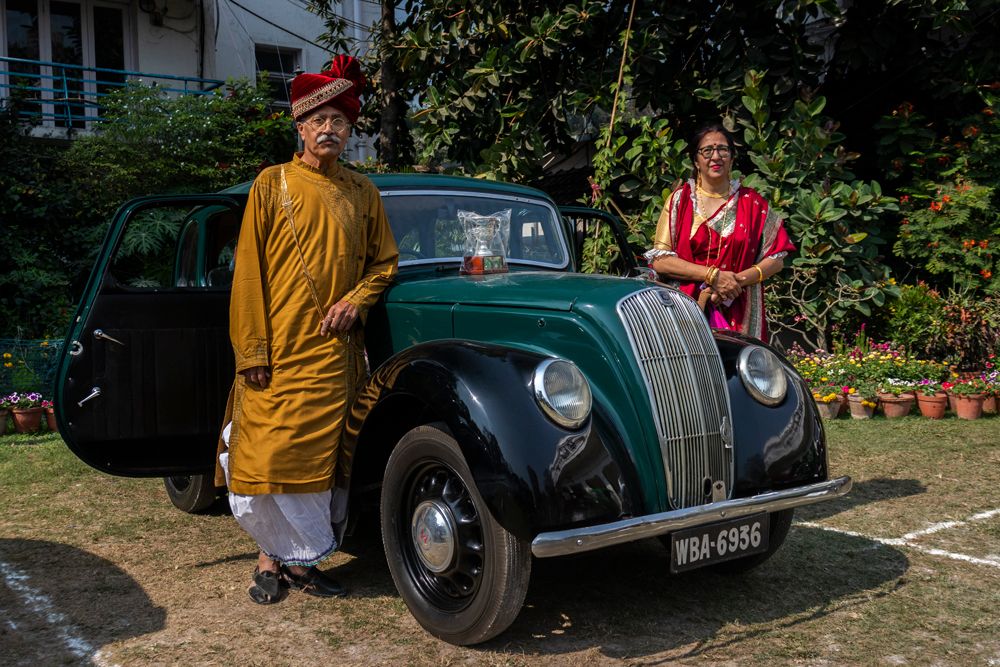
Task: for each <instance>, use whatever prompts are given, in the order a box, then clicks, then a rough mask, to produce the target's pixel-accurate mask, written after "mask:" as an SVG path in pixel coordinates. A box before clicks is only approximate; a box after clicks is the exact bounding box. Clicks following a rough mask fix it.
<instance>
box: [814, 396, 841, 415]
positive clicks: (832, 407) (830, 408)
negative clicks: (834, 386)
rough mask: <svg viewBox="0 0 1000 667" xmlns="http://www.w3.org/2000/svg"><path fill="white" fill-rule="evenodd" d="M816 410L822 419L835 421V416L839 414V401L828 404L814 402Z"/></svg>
mask: <svg viewBox="0 0 1000 667" xmlns="http://www.w3.org/2000/svg"><path fill="white" fill-rule="evenodd" d="M816 410H817V411H818V412H819V416H820V417H822V418H823V419H836V418H837V415H839V414H840V401H839V400H836V401H830V402H829V403H824V402H823V401H816Z"/></svg>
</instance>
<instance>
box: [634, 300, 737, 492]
mask: <svg viewBox="0 0 1000 667" xmlns="http://www.w3.org/2000/svg"><path fill="white" fill-rule="evenodd" d="M618 315H619V317H621V319H622V322H623V323H624V325H625V331H626V332H627V333H628V337H629V341H630V342H631V344H632V350H633V352H634V353H635V357H636V360H637V361H638V364H639V369H640V370H641V371H642V375H643V378H644V379H645V381H646V390H647V392H648V394H649V403H650V408H651V409H652V412H653V419H654V421H655V422H656V431H657V435H658V436H659V439H660V454H661V456H662V457H663V467H664V470H665V471H666V475H667V493H668V495H669V498H670V503H671V505H672V506H673V507H674V508H678V509H679V508H683V507H692V506H694V505H702V504H705V503H707V502H711V501H712V500H713V497H714V499H715V500H720V499H722V498H728V497H729V494H730V491H731V489H732V479H733V457H732V426H731V425H732V414H731V412H730V409H729V393H728V391H727V389H726V377H725V373H724V371H723V369H722V360H721V359H720V358H719V351H718V348H717V347H716V345H715V341H714V339H713V338H712V334H711V332H710V330H709V328H708V325H707V323H706V322H705V317H704V315H702V313H701V312H700V311H699V310H698V305H697V304H696V303H695V302H694V301H692V300H691V299H690V298H688V297H687V296H686V295H684V294H682V293H680V292H677V291H675V290H670V289H663V288H657V287H651V288H649V289H644V290H642V291H639V292H636V293H634V294H631V295H629V296H628V297H626V298H625V299H623V300H622V301H621V302H620V303H619V304H618ZM720 483H721V485H720ZM713 487H715V488H714V492H713Z"/></svg>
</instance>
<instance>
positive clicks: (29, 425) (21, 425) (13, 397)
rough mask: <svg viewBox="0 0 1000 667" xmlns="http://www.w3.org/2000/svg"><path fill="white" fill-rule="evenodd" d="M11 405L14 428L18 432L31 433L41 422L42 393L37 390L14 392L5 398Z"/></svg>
mask: <svg viewBox="0 0 1000 667" xmlns="http://www.w3.org/2000/svg"><path fill="white" fill-rule="evenodd" d="M6 401H7V402H10V403H11V405H12V406H13V407H12V408H11V413H12V415H13V417H14V429H15V430H16V431H17V432H18V433H33V432H35V431H37V430H38V427H39V426H40V425H41V423H42V395H41V394H39V393H38V392H37V391H31V392H27V393H18V392H14V393H13V394H10V395H9V396H7V398H6Z"/></svg>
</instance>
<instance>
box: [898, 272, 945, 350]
mask: <svg viewBox="0 0 1000 667" xmlns="http://www.w3.org/2000/svg"><path fill="white" fill-rule="evenodd" d="M888 311H889V317H888V318H887V321H886V327H887V329H886V332H885V333H886V335H887V337H890V336H891V338H892V340H893V341H895V342H896V344H897V345H900V346H902V347H903V349H905V350H906V351H907V352H908V353H910V354H919V355H924V356H930V357H935V358H937V357H940V356H941V354H940V352H941V350H940V349H939V341H941V340H943V339H944V337H945V331H946V324H945V300H944V299H943V298H941V295H940V294H939V293H938V292H937V290H934V289H931V288H930V287H929V286H928V285H927V284H926V283H919V284H917V285H902V286H901V287H900V294H899V298H898V299H896V300H894V301H891V302H890V303H889V307H888Z"/></svg>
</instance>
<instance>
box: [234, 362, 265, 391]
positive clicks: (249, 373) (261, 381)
mask: <svg viewBox="0 0 1000 667" xmlns="http://www.w3.org/2000/svg"><path fill="white" fill-rule="evenodd" d="M240 375H242V376H243V377H244V378H246V381H247V382H249V383H250V384H255V385H257V386H258V387H260V388H261V389H267V385H269V384H271V369H270V368H268V367H267V366H254V367H253V368H247V369H245V370H242V371H240Z"/></svg>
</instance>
